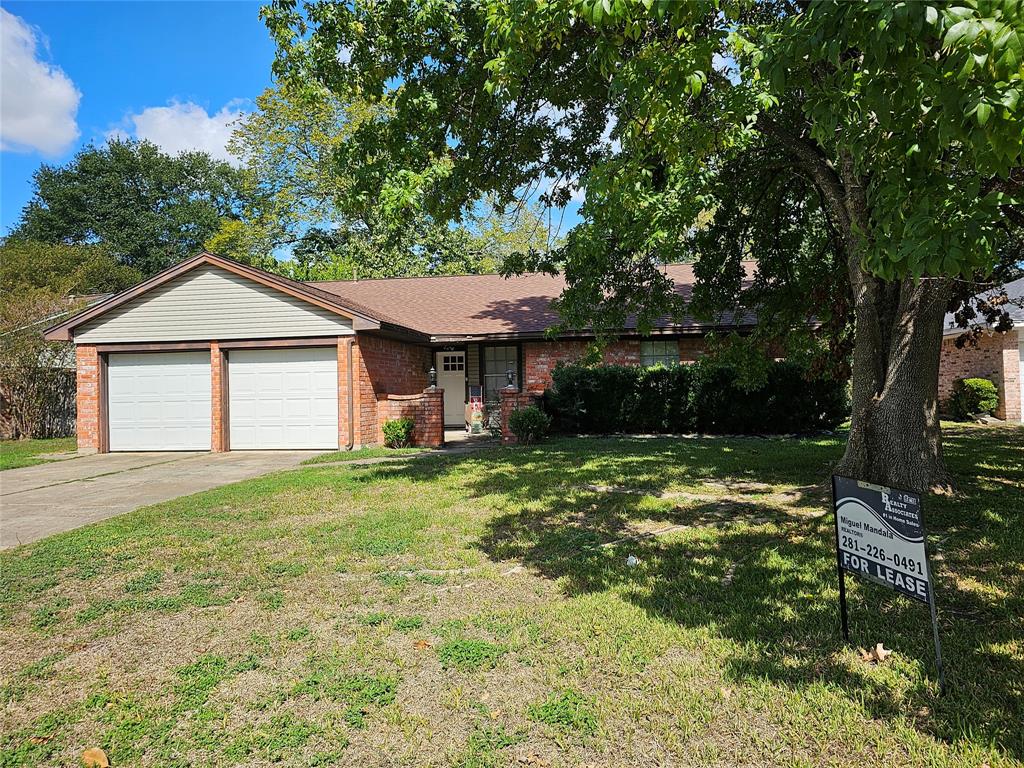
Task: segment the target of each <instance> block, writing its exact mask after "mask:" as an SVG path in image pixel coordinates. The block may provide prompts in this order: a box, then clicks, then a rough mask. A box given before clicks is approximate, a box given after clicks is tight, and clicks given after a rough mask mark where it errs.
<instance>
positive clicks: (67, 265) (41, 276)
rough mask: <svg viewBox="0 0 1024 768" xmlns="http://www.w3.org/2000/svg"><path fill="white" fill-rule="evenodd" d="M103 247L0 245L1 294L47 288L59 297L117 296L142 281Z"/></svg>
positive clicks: (14, 242)
mask: <svg viewBox="0 0 1024 768" xmlns="http://www.w3.org/2000/svg"><path fill="white" fill-rule="evenodd" d="M140 279H141V275H140V273H139V272H138V270H135V269H133V268H132V267H126V266H125V265H124V264H121V263H120V262H119V261H118V260H117V259H115V258H114V257H113V256H111V255H110V253H109V252H108V251H107V250H106V248H105V247H104V246H102V245H64V244H62V243H56V244H54V243H40V242H37V241H34V240H16V239H5V240H3V241H2V242H0V293H2V294H4V295H5V296H9V295H11V294H16V293H23V292H27V291H31V290H33V289H43V290H47V291H49V292H50V293H52V294H53V295H54V296H56V297H58V298H62V297H68V296H87V295H90V294H96V293H116V292H117V291H123V290H124V289H125V288H128V287H130V286H132V285H134V284H135V283H137V282H139V280H140Z"/></svg>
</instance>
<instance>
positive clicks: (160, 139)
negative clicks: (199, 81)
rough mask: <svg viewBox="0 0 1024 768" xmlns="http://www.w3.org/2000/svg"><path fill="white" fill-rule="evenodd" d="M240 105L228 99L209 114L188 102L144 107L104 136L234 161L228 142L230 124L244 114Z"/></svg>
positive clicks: (176, 151) (167, 150) (230, 130)
mask: <svg viewBox="0 0 1024 768" xmlns="http://www.w3.org/2000/svg"><path fill="white" fill-rule="evenodd" d="M241 104H242V102H239V101H232V102H229V103H228V104H225V105H224V106H223V107H221V109H220V110H219V111H217V112H215V113H213V114H212V115H211V114H209V113H208V112H207V111H206V110H205V109H204V108H203V107H201V106H199V105H198V104H194V103H193V102H191V101H186V102H177V101H172V102H171V103H170V104H169V105H168V106H166V107H147V108H146V109H144V110H142V111H141V112H139V113H137V114H133V115H128V117H127V118H125V127H123V128H114V129H112V130H111V131H109V132H108V133H107V138H124V137H125V136H134V137H135V138H137V139H144V140H146V141H151V142H153V143H154V144H156V145H157V146H158V147H160V148H161V149H162V150H163V151H164V152H167V153H168V154H171V155H177V154H179V153H181V152H186V151H188V150H199V151H201V152H206V153H207V154H209V155H210V156H211V157H215V158H217V159H218V160H227V161H228V162H230V163H235V164H237V163H238V159H237V158H236V157H234V156H233V155H231V153H229V152H228V150H227V143H228V139H230V138H231V132H232V131H233V130H234V126H233V123H234V122H235V121H236V120H238V119H239V118H240V117H242V115H244V114H245V112H244V111H243V110H242V109H241Z"/></svg>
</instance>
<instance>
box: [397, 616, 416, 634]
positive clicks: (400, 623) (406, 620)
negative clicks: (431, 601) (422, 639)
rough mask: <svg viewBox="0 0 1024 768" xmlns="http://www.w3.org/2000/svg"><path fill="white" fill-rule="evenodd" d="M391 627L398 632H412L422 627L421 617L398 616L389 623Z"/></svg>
mask: <svg viewBox="0 0 1024 768" xmlns="http://www.w3.org/2000/svg"><path fill="white" fill-rule="evenodd" d="M391 626H393V627H394V628H395V629H396V630H397V631H399V632H413V631H415V630H417V629H421V628H422V627H423V617H422V616H400V617H399V618H397V619H395V620H394V621H393V622H392V623H391Z"/></svg>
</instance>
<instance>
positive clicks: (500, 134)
mask: <svg viewBox="0 0 1024 768" xmlns="http://www.w3.org/2000/svg"><path fill="white" fill-rule="evenodd" d="M1022 14H1024V10H1022V6H1021V4H1020V3H1018V2H1012V1H1010V0H1007V1H1006V2H998V1H997V0H962V1H961V2H959V3H957V4H948V3H930V2H900V3H893V2H889V0H866V1H865V2H859V3H842V2H824V1H822V2H802V1H800V2H798V1H795V0H794V1H787V0H773V1H772V0H768V1H765V2H755V1H754V0H689V1H688V2H673V1H672V0H643V2H631V1H630V0H549V1H545V0H542V1H540V2H538V1H537V0H477V1H476V2H464V1H462V0H430V1H429V2H427V1H424V2H412V0H353V1H352V2H346V3H333V2H327V1H326V0H314V1H313V2H308V3H306V4H305V5H304V6H303V7H302V8H299V7H298V6H297V4H296V2H295V1H294V0H277V2H274V3H272V4H271V5H270V6H268V7H267V8H265V9H264V15H265V18H266V20H267V23H268V26H269V27H270V29H271V31H272V33H273V34H274V36H275V39H276V41H277V44H278V58H277V63H276V68H277V71H278V74H279V75H281V76H283V77H284V78H286V79H288V80H289V81H290V82H293V83H296V84H301V83H307V84H313V85H315V87H318V88H326V89H328V90H330V91H331V92H333V93H334V94H336V95H337V96H338V97H339V98H342V99H355V98H359V99H363V100H366V101H369V102H370V103H373V104H379V105H380V106H381V108H382V114H381V116H379V117H378V118H377V119H374V120H372V121H367V122H366V123H364V124H362V125H360V126H358V127H357V128H356V129H355V130H354V131H353V133H352V135H351V136H350V137H347V138H346V139H345V146H346V149H345V153H346V155H347V156H348V157H352V158H358V159H360V160H361V162H358V163H353V165H352V170H353V175H352V178H353V181H354V183H353V186H352V190H353V194H355V195H379V196H380V197H381V199H383V200H387V201H393V202H394V203H395V209H396V213H395V215H396V216H397V215H400V214H399V213H398V212H397V211H399V210H401V209H403V208H408V207H417V208H421V209H425V210H429V211H431V212H432V213H433V214H434V215H436V216H439V217H443V216H448V217H453V218H456V217H458V216H459V215H460V212H461V211H463V210H464V207H465V205H466V204H467V202H468V201H472V200H473V199H475V198H476V197H477V196H479V195H480V194H481V193H492V194H495V195H497V196H498V197H499V199H500V200H501V201H504V202H507V201H511V200H513V199H515V197H516V196H519V195H522V194H523V190H524V189H525V190H528V189H531V188H535V186H536V185H537V184H538V183H546V185H547V187H548V189H549V193H548V196H547V199H548V200H549V201H550V202H552V203H554V204H558V203H564V202H565V201H566V199H567V196H568V192H567V190H568V189H569V187H570V186H571V185H573V184H576V185H579V186H581V187H582V188H583V189H585V192H586V202H585V204H584V207H583V210H582V213H583V216H584V223H583V224H582V225H580V226H578V227H576V228H575V229H574V230H573V231H572V232H571V233H570V236H569V237H568V238H567V242H566V243H565V246H564V248H562V249H561V250H560V251H559V252H558V253H557V254H556V258H557V260H558V261H559V262H560V266H561V267H562V268H564V270H565V273H566V277H567V281H568V286H569V287H568V290H567V292H566V294H565V295H564V296H563V298H562V301H561V304H560V306H561V309H562V311H563V315H564V317H565V318H566V320H567V322H570V323H572V324H577V325H578V324H581V323H584V322H589V323H591V324H593V325H594V326H595V327H596V328H598V329H599V330H600V329H610V328H614V327H615V326H616V325H617V324H620V323H621V320H622V319H623V318H624V317H625V316H626V315H627V314H630V313H635V314H636V315H637V316H638V317H639V320H640V323H641V326H644V325H646V324H649V323H650V322H651V321H652V320H653V319H654V318H656V317H658V316H660V315H662V314H664V313H666V312H670V313H678V312H681V311H682V310H683V307H682V306H681V304H680V302H679V301H678V299H676V298H675V297H674V295H673V294H672V293H671V291H670V290H669V289H670V286H669V285H668V282H667V281H666V279H665V278H664V277H663V275H662V273H661V271H660V270H659V268H658V265H659V264H660V263H662V262H664V261H668V260H676V259H678V258H680V257H682V256H690V257H693V258H696V259H697V273H698V276H699V278H700V281H701V288H700V290H699V291H698V296H697V300H696V301H695V303H694V307H695V308H696V309H703V310H704V311H706V312H709V311H712V310H713V309H715V308H719V307H722V306H725V305H728V304H742V303H744V302H747V303H749V302H755V303H756V304H757V307H758V309H759V312H760V316H761V320H762V323H763V325H764V327H765V329H766V330H764V331H762V335H763V336H765V337H767V335H769V334H772V335H774V336H775V337H776V338H777V339H778V338H790V337H800V338H803V337H807V336H808V335H811V332H810V331H809V330H808V325H809V324H808V321H809V320H813V323H814V327H816V328H817V329H818V330H817V331H815V332H814V333H815V334H817V335H818V336H820V337H821V338H823V339H825V340H826V341H827V342H828V344H829V345H830V348H831V351H832V353H833V358H834V359H835V360H836V361H838V362H839V363H840V364H841V360H842V357H843V355H844V353H845V352H847V351H849V349H850V348H852V374H853V414H852V426H851V430H850V438H849V443H848V446H847V450H846V454H845V456H844V458H843V459H842V461H841V464H840V466H839V470H840V471H842V472H844V473H847V474H850V475H853V476H855V477H858V478H863V479H867V480H872V481H875V482H882V483H887V484H891V485H897V486H904V487H909V488H914V489H922V488H926V487H929V486H943V485H948V484H949V483H950V478H949V476H948V473H947V471H946V468H945V466H944V463H943V459H942V446H941V432H940V427H939V422H938V414H937V405H938V404H937V370H938V359H939V351H940V345H941V333H942V327H941V326H942V317H943V313H944V312H945V311H946V309H947V307H948V306H949V303H950V301H951V299H952V298H953V297H954V293H955V290H956V286H957V285H960V284H964V283H969V282H971V281H975V280H977V279H979V278H981V277H984V276H985V275H987V274H988V273H990V272H991V271H992V269H993V268H994V267H995V266H996V263H997V260H998V258H997V252H998V249H999V247H1000V245H1001V243H1002V242H1003V241H1004V240H1006V239H1008V238H1010V237H1011V235H1012V230H1013V228H1014V227H1017V226H1020V224H1021V223H1022V221H1024V216H1022V213H1021V208H1020V206H1021V202H1022V199H1021V195H1022V184H1024V174H1022V171H1021V165H1022V120H1021V116H1022V114H1024V75H1022V67H1021V62H1022V60H1024V18H1022ZM744 257H746V258H750V257H753V258H756V259H757V260H758V262H759V267H758V274H757V278H756V281H755V285H754V288H753V290H751V291H749V292H742V293H741V291H740V285H741V281H742V279H743V271H742V267H741V260H742V259H743V258H744ZM1010 258H1014V257H1013V256H1011V257H1010ZM541 263H544V262H543V260H542V261H541ZM518 266H522V267H525V266H527V264H526V263H520V264H519V265H518ZM959 281H963V282H959ZM787 331H788V332H787Z"/></svg>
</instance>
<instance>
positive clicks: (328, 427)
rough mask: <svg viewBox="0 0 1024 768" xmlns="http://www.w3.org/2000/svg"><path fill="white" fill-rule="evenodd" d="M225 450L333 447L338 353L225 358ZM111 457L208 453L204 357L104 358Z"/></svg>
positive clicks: (249, 352)
mask: <svg viewBox="0 0 1024 768" xmlns="http://www.w3.org/2000/svg"><path fill="white" fill-rule="evenodd" d="M225 358H226V363H227V364H226V368H225V373H226V376H225V379H226V382H225V385H224V389H225V390H226V394H227V409H226V410H227V415H228V418H227V420H226V421H227V425H228V443H229V444H230V447H231V448H232V449H233V450H252V449H304V448H337V447H338V355H337V347H336V346H335V347H296V348H289V347H286V348H270V349H259V348H257V349H231V350H229V351H227V352H226V353H225ZM106 369H107V386H106V397H107V414H108V417H107V418H108V430H109V432H108V440H109V450H111V451H156V450H159V451H174V450H200V451H202V450H209V449H210V447H211V442H212V424H213V418H212V413H213V397H212V393H213V379H212V373H211V355H210V352H209V350H201V351H182V352H139V353H110V354H109V355H108V356H107V361H106Z"/></svg>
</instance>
